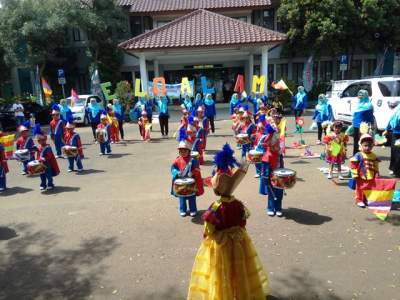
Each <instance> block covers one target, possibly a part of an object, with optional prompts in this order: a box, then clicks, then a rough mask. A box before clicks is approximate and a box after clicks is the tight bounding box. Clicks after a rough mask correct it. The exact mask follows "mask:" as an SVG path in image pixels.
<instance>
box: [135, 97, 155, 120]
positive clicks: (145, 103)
mask: <svg viewBox="0 0 400 300" xmlns="http://www.w3.org/2000/svg"><path fill="white" fill-rule="evenodd" d="M153 106H154V103H153V101H152V100H151V99H146V98H145V97H139V100H138V102H137V103H136V104H135V113H136V116H137V118H140V117H141V116H142V112H143V110H144V111H146V113H147V118H148V119H149V121H150V123H152V119H153Z"/></svg>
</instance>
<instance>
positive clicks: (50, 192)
mask: <svg viewBox="0 0 400 300" xmlns="http://www.w3.org/2000/svg"><path fill="white" fill-rule="evenodd" d="M80 189H81V188H80V187H75V186H60V185H56V186H55V187H54V189H52V190H47V191H44V192H42V194H44V195H53V194H59V193H72V192H78V191H79V190H80Z"/></svg>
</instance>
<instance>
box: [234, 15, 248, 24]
mask: <svg viewBox="0 0 400 300" xmlns="http://www.w3.org/2000/svg"><path fill="white" fill-rule="evenodd" d="M232 19H236V20H239V21H242V22H246V23H247V17H246V16H241V17H232Z"/></svg>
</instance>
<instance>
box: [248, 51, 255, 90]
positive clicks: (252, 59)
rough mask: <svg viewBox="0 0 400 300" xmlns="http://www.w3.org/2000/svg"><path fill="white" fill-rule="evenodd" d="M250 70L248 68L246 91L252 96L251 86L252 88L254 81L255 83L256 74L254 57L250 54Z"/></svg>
mask: <svg viewBox="0 0 400 300" xmlns="http://www.w3.org/2000/svg"><path fill="white" fill-rule="evenodd" d="M247 65H248V68H247V74H246V75H247V76H246V91H247V93H248V94H250V91H251V86H252V81H253V74H254V55H253V54H250V55H249V60H248V62H247Z"/></svg>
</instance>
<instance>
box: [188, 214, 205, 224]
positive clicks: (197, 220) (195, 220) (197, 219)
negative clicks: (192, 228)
mask: <svg viewBox="0 0 400 300" xmlns="http://www.w3.org/2000/svg"><path fill="white" fill-rule="evenodd" d="M205 212H206V210H199V211H198V212H197V215H196V216H195V217H193V218H192V219H191V220H190V221H192V223H194V224H198V225H203V224H204V221H203V219H202V218H201V217H202V216H203V214H204V213H205Z"/></svg>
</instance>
